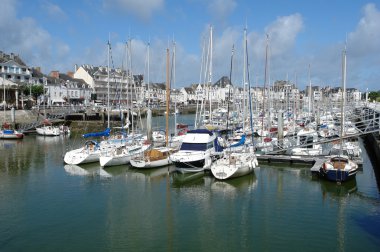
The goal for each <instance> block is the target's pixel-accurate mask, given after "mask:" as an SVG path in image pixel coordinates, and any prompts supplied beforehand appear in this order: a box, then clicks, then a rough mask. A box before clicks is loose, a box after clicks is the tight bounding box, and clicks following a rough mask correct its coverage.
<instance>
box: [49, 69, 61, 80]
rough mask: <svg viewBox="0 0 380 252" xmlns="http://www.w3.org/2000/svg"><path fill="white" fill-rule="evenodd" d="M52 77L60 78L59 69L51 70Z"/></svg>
mask: <svg viewBox="0 0 380 252" xmlns="http://www.w3.org/2000/svg"><path fill="white" fill-rule="evenodd" d="M50 77H53V78H56V79H59V71H57V70H55V71H51V72H50Z"/></svg>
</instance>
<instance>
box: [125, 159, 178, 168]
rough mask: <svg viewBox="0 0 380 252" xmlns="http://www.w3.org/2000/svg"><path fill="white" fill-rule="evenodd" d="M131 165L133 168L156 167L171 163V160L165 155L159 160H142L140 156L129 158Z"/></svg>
mask: <svg viewBox="0 0 380 252" xmlns="http://www.w3.org/2000/svg"><path fill="white" fill-rule="evenodd" d="M130 162H131V165H132V166H133V167H135V168H147V169H149V168H156V167H161V166H166V165H170V164H172V161H171V160H170V158H169V157H165V158H163V159H160V160H154V161H151V160H144V159H142V158H132V159H131V160H130Z"/></svg>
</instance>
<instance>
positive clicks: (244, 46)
mask: <svg viewBox="0 0 380 252" xmlns="http://www.w3.org/2000/svg"><path fill="white" fill-rule="evenodd" d="M246 41H247V27H245V28H244V42H243V48H244V52H243V132H245V119H246V118H247V106H246V100H247V99H246V94H247V90H246V84H247V83H246V82H247V80H246V68H247V64H246V61H245V60H244V58H245V55H246V52H247V43H246Z"/></svg>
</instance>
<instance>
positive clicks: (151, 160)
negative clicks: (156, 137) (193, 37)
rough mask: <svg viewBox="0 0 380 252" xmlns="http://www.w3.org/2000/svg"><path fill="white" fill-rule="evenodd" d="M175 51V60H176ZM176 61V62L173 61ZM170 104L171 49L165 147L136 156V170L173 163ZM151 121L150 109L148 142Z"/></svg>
mask: <svg viewBox="0 0 380 252" xmlns="http://www.w3.org/2000/svg"><path fill="white" fill-rule="evenodd" d="M174 52H175V51H173V59H174ZM173 61H174V60H173ZM169 102H170V87H169V49H167V50H166V113H165V119H166V129H165V147H155V148H153V149H148V150H146V151H144V152H143V153H142V155H137V156H134V157H133V158H131V159H130V163H131V165H132V166H133V167H135V168H156V167H162V166H166V165H169V164H171V163H172V161H171V159H170V155H171V154H172V153H173V152H174V151H175V150H174V149H173V148H169V147H168V141H169ZM151 120H152V111H151V110H150V108H148V114H147V125H148V127H147V128H148V141H150V140H151V139H149V138H151V137H150V136H151V127H150V126H151Z"/></svg>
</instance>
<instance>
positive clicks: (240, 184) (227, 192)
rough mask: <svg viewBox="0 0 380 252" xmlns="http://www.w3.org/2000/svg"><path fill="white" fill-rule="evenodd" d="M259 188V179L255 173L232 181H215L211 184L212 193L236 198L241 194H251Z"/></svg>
mask: <svg viewBox="0 0 380 252" xmlns="http://www.w3.org/2000/svg"><path fill="white" fill-rule="evenodd" d="M256 187H257V178H256V175H255V173H252V174H249V175H246V176H243V177H239V178H235V179H230V180H223V181H220V180H216V179H215V180H214V182H213V183H212V184H211V191H212V192H216V193H222V194H223V195H224V196H228V197H231V198H233V197H236V196H238V195H239V194H240V193H250V192H251V191H253V190H254V189H255V188H256Z"/></svg>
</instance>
